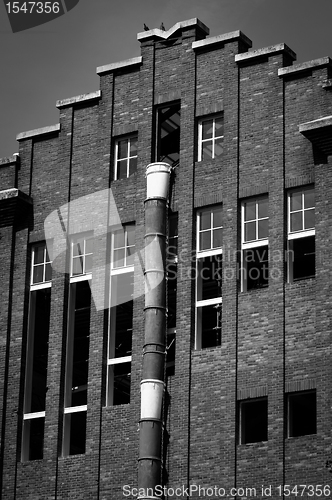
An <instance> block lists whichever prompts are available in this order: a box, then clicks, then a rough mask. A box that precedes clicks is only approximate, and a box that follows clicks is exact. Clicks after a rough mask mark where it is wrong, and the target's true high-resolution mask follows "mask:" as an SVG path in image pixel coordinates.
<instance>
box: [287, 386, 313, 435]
mask: <svg viewBox="0 0 332 500" xmlns="http://www.w3.org/2000/svg"><path fill="white" fill-rule="evenodd" d="M287 402H288V404H287V405H286V406H287V410H288V432H287V434H288V437H297V436H305V435H307V434H316V432H317V428H316V420H317V418H316V417H317V416H316V413H317V410H316V391H307V392H298V393H294V394H292V393H291V394H288V395H287Z"/></svg>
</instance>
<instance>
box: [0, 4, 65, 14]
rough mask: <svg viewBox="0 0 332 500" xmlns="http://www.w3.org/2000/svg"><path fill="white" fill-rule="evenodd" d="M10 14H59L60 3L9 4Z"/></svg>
mask: <svg viewBox="0 0 332 500" xmlns="http://www.w3.org/2000/svg"><path fill="white" fill-rule="evenodd" d="M6 7H7V11H8V14H19V13H20V12H23V13H24V14H32V13H37V14H52V13H53V14H58V13H59V12H60V4H59V2H45V3H43V2H23V4H22V5H20V2H8V3H6Z"/></svg>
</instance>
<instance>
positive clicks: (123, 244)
mask: <svg viewBox="0 0 332 500" xmlns="http://www.w3.org/2000/svg"><path fill="white" fill-rule="evenodd" d="M111 236H112V241H111V284H110V308H109V321H108V355H107V405H109V406H111V405H120V404H127V403H129V402H130V376H131V346H132V331H133V303H134V302H133V298H134V252H135V225H134V224H126V225H124V226H123V227H122V228H121V229H119V230H116V231H114V232H113V233H112V235H111Z"/></svg>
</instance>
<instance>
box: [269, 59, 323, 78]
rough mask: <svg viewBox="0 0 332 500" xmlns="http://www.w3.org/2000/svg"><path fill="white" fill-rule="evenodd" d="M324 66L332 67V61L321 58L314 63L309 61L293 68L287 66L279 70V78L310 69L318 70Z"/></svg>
mask: <svg viewBox="0 0 332 500" xmlns="http://www.w3.org/2000/svg"><path fill="white" fill-rule="evenodd" d="M324 66H331V67H332V65H331V59H330V58H329V57H321V58H320V59H314V60H313V61H307V62H304V63H300V64H294V65H293V66H287V67H286V68H280V69H279V70H278V76H286V75H291V74H294V73H300V72H301V71H306V70H310V69H318V68H322V67H324Z"/></svg>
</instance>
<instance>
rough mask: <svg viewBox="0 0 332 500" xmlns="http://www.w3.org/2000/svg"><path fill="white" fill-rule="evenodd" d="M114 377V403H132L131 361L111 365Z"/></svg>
mask: <svg viewBox="0 0 332 500" xmlns="http://www.w3.org/2000/svg"><path fill="white" fill-rule="evenodd" d="M109 369H110V371H111V372H112V373H111V374H110V378H111V379H112V378H113V405H123V404H128V403H130V377H131V363H120V364H117V365H111V366H110V367H109Z"/></svg>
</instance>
